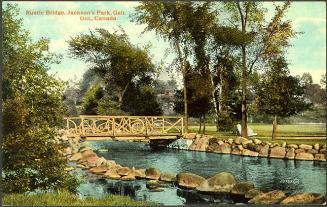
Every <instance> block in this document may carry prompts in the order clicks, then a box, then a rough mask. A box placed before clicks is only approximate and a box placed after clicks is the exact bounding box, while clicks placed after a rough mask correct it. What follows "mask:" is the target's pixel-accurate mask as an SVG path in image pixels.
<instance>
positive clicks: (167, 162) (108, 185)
mask: <svg viewBox="0 0 327 207" xmlns="http://www.w3.org/2000/svg"><path fill="white" fill-rule="evenodd" d="M89 144H90V145H91V147H92V148H93V149H94V150H98V149H108V151H107V152H104V151H103V150H99V151H98V152H97V154H98V155H99V156H103V157H105V158H106V159H111V160H115V161H116V162H117V163H119V164H121V165H122V166H128V167H133V166H134V167H136V168H148V167H155V168H158V169H160V171H162V172H172V173H179V172H192V173H195V174H198V175H201V176H203V177H206V178H207V177H210V176H213V175H215V174H216V173H219V172H223V171H225V172H231V173H232V174H233V175H234V176H235V178H236V180H237V181H238V182H239V181H245V180H248V181H251V182H253V183H254V184H255V185H256V186H257V187H258V188H259V189H261V190H263V191H265V190H267V191H268V190H274V189H280V190H283V191H284V192H286V193H287V194H292V193H297V192H315V193H325V192H326V162H317V161H298V160H296V161H294V160H283V159H267V158H260V157H242V156H237V155H229V154H216V153H206V152H195V151H183V150H181V151H178V150H172V149H165V150H163V151H152V150H151V149H150V147H149V146H148V145H147V144H145V143H137V142H115V141H92V142H89ZM77 173H79V174H81V173H84V175H85V176H87V177H88V178H87V180H90V181H85V182H84V184H82V185H81V186H80V188H79V190H80V193H81V194H83V195H92V196H101V195H104V194H122V195H129V196H131V197H133V198H135V199H136V200H148V201H155V202H159V203H162V204H165V205H183V204H193V203H206V204H210V203H235V202H242V201H240V200H235V199H233V198H230V197H229V195H219V196H209V195H203V194H199V193H196V192H195V191H193V190H183V189H179V188H178V187H177V186H174V185H173V184H168V185H167V186H166V187H165V188H163V189H164V191H163V192H149V190H147V189H146V187H145V182H146V181H144V180H137V181H132V182H127V181H125V182H122V181H113V180H104V179H99V176H96V175H90V174H88V173H86V172H85V171H82V170H79V172H77Z"/></svg>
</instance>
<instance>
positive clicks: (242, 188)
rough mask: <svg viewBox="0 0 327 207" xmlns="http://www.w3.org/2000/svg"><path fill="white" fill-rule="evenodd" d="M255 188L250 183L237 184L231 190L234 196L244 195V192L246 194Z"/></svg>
mask: <svg viewBox="0 0 327 207" xmlns="http://www.w3.org/2000/svg"><path fill="white" fill-rule="evenodd" d="M254 188H255V186H254V184H253V183H251V182H248V181H246V182H239V183H236V185H234V187H233V188H232V190H231V193H232V194H236V195H245V193H246V192H248V191H249V190H251V189H254Z"/></svg>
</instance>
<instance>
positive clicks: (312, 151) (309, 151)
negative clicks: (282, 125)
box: [307, 149, 319, 154]
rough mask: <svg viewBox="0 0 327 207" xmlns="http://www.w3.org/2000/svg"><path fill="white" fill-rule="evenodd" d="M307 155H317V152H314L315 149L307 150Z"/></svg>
mask: <svg viewBox="0 0 327 207" xmlns="http://www.w3.org/2000/svg"><path fill="white" fill-rule="evenodd" d="M307 153H310V154H317V153H319V150H316V149H309V150H307Z"/></svg>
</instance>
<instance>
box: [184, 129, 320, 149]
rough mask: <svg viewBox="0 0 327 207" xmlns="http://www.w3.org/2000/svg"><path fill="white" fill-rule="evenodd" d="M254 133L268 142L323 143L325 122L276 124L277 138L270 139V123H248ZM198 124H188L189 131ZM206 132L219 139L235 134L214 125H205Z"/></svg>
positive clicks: (232, 136) (231, 136) (195, 130)
mask: <svg viewBox="0 0 327 207" xmlns="http://www.w3.org/2000/svg"><path fill="white" fill-rule="evenodd" d="M249 127H250V128H252V129H253V131H254V132H255V133H258V135H257V136H255V138H258V139H260V140H263V141H269V142H272V143H274V142H278V143H282V142H284V141H285V142H287V143H289V144H303V143H304V144H315V143H319V144H325V143H326V140H325V138H326V125H325V124H299V125H295V124H294V125H278V126H277V139H276V140H274V141H272V139H271V133H272V125H268V124H249ZM198 129H199V126H190V127H189V132H198ZM206 134H210V135H213V136H214V137H216V138H219V139H230V138H233V139H235V138H236V137H237V136H236V134H233V133H232V132H216V127H215V126H206Z"/></svg>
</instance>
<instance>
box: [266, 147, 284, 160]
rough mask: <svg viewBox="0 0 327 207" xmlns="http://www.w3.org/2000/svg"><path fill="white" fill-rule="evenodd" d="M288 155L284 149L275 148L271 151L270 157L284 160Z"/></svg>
mask: <svg viewBox="0 0 327 207" xmlns="http://www.w3.org/2000/svg"><path fill="white" fill-rule="evenodd" d="M285 155H286V150H285V148H284V147H278V146H277V147H274V148H271V150H270V155H269V157H276V158H284V157H285Z"/></svg>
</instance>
